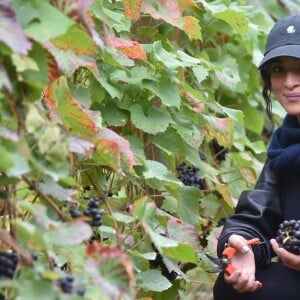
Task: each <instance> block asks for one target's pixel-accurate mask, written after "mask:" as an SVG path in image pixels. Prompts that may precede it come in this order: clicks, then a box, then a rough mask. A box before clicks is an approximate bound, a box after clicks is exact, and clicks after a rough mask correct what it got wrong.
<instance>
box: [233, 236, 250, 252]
mask: <svg viewBox="0 0 300 300" xmlns="http://www.w3.org/2000/svg"><path fill="white" fill-rule="evenodd" d="M228 243H229V245H230V246H231V247H234V248H236V249H238V250H239V251H240V252H241V253H247V252H248V251H249V250H250V248H249V246H248V245H247V240H246V239H244V238H243V237H242V236H240V235H237V234H233V235H231V236H230V237H229V239H228Z"/></svg>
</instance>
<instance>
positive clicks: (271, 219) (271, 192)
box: [217, 162, 282, 265]
mask: <svg viewBox="0 0 300 300" xmlns="http://www.w3.org/2000/svg"><path fill="white" fill-rule="evenodd" d="M279 185H280V183H279V180H278V178H277V176H276V174H275V173H274V172H272V170H270V167H269V163H268V162H266V164H265V165H264V168H263V170H262V173H261V175H260V177H259V179H258V181H257V184H256V185H255V187H254V189H253V190H249V191H244V192H242V194H241V196H240V198H239V201H238V204H237V207H236V210H235V213H234V214H233V215H232V216H231V217H229V218H227V219H226V222H225V224H224V227H223V230H222V232H221V234H220V237H219V241H218V246H217V252H218V256H221V255H222V251H223V250H224V246H225V243H226V242H227V241H228V238H229V236H230V235H232V234H239V235H242V236H243V237H244V238H246V239H247V240H248V239H252V238H255V237H258V238H260V240H261V241H262V242H264V243H262V244H260V245H256V246H253V247H252V249H253V251H254V254H255V261H256V264H257V265H265V264H268V263H269V262H270V260H271V257H272V255H273V252H272V248H271V245H270V242H269V241H270V239H271V238H274V237H275V236H276V232H277V229H278V226H279V224H280V222H281V220H282V213H281V207H280V199H279V192H278V191H279V188H280V186H279Z"/></svg>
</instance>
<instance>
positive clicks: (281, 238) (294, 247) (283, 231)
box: [276, 220, 300, 255]
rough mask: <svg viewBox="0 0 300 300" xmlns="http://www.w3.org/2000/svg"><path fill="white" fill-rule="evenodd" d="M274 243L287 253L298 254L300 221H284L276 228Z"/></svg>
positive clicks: (299, 250) (299, 248) (299, 251)
mask: <svg viewBox="0 0 300 300" xmlns="http://www.w3.org/2000/svg"><path fill="white" fill-rule="evenodd" d="M276 241H277V243H278V244H279V246H280V247H282V248H284V249H286V250H287V251H289V252H291V253H294V254H297V255H299V254H300V220H297V221H296V220H285V221H283V222H282V223H281V224H280V225H279V228H278V231H277V235H276Z"/></svg>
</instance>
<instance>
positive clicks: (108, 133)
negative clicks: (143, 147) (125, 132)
mask: <svg viewBox="0 0 300 300" xmlns="http://www.w3.org/2000/svg"><path fill="white" fill-rule="evenodd" d="M99 136H100V137H102V138H104V139H106V140H107V141H111V142H114V143H116V144H117V145H118V150H119V152H120V154H121V158H123V159H124V160H125V161H126V163H127V165H128V166H129V167H130V168H131V167H132V166H133V165H135V164H136V160H135V157H134V154H133V152H132V150H131V146H130V143H129V142H128V141H127V140H126V139H125V138H123V137H121V136H120V135H118V134H117V133H115V132H114V131H112V130H110V129H108V128H101V129H100V131H99Z"/></svg>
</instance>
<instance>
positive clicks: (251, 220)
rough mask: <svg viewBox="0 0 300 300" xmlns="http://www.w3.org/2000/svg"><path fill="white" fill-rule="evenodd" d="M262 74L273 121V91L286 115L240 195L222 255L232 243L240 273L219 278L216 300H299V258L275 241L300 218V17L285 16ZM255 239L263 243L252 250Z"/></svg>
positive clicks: (276, 29) (273, 33) (223, 237)
mask: <svg viewBox="0 0 300 300" xmlns="http://www.w3.org/2000/svg"><path fill="white" fill-rule="evenodd" d="M259 70H260V72H261V75H262V79H263V83H264V86H263V96H264V99H265V100H266V104H267V113H268V115H269V117H270V116H271V101H270V94H271V92H272V93H274V95H275V96H276V98H277V100H278V101H279V103H280V104H281V106H282V107H283V108H284V109H285V110H286V112H287V115H286V117H285V119H284V121H283V124H282V125H281V126H280V127H279V128H278V129H277V130H276V131H275V132H274V134H273V136H272V140H271V143H270V146H269V148H268V159H267V161H266V163H265V166H264V168H263V170H262V173H261V175H260V178H259V179H258V182H257V184H256V186H255V188H254V190H251V191H244V192H243V193H242V194H241V196H240V199H239V202H238V205H237V207H236V212H235V214H234V215H233V216H231V217H229V218H228V219H227V220H226V222H225V224H224V227H223V230H222V233H221V235H220V237H219V241H218V248H217V251H218V256H219V257H220V256H221V255H222V251H223V250H224V247H225V246H226V244H227V243H228V244H229V245H230V246H231V247H234V248H236V249H237V250H238V254H237V255H236V256H234V258H233V259H232V261H231V263H232V265H233V266H234V267H235V272H234V273H233V274H231V275H226V274H224V273H220V274H219V276H218V278H217V281H216V283H215V286H214V299H215V300H221V299H222V300H235V299H239V300H244V299H249V300H250V299H253V300H254V299H255V300H268V299H270V300H271V299H272V300H277V299H280V300H282V299H286V300H296V299H297V300H299V299H300V290H298V288H297V287H298V286H300V255H295V254H292V253H290V252H288V251H287V250H285V249H283V248H281V247H280V246H279V245H278V243H277V242H276V240H275V239H274V238H275V237H276V233H277V230H278V227H279V225H280V223H282V222H283V221H284V220H291V219H295V220H299V219H300V14H297V15H293V16H287V17H284V18H283V19H281V20H279V21H278V22H277V23H276V24H275V25H274V27H273V28H272V29H271V31H270V33H269V36H268V39H267V45H266V52H265V55H264V58H263V60H262V62H261V63H260V65H259ZM252 238H259V239H260V240H261V241H262V244H260V245H254V246H252V247H249V246H248V245H247V243H246V242H247V240H249V239H252ZM276 256H277V259H276V260H274V259H273V257H275V258H276Z"/></svg>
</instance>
